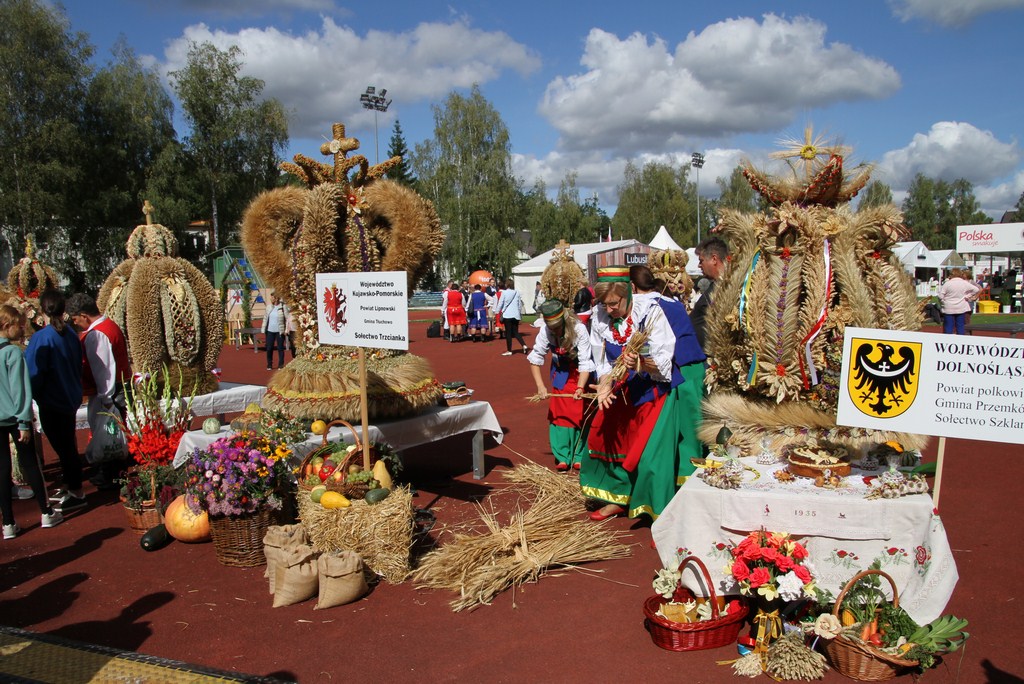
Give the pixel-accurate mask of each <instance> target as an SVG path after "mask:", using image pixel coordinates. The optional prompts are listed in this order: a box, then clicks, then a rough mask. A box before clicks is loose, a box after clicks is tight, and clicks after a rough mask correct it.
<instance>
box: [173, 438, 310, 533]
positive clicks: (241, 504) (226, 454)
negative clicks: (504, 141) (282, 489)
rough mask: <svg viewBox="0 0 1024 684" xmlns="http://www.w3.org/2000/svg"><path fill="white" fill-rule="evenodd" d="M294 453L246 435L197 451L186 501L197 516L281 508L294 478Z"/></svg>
mask: <svg viewBox="0 0 1024 684" xmlns="http://www.w3.org/2000/svg"><path fill="white" fill-rule="evenodd" d="M291 453H292V452H291V449H289V448H288V446H287V445H286V444H284V443H280V442H274V441H271V440H270V439H268V438H267V437H261V436H257V435H255V434H250V433H246V432H242V433H239V434H236V435H232V436H230V437H222V438H220V439H218V440H217V441H216V442H214V443H213V444H211V445H210V446H209V447H208V448H207V449H205V450H202V449H196V450H195V451H194V452H193V453H192V457H191V459H190V460H189V462H188V465H187V466H186V473H185V502H186V504H187V505H188V507H189V508H190V509H191V510H192V511H193V512H195V513H198V512H200V511H207V512H208V513H209V514H210V515H212V516H217V515H243V514H247V513H255V512H256V511H259V510H261V509H263V508H270V509H277V508H280V507H281V499H280V498H279V497H278V495H277V492H278V489H279V486H280V485H282V484H283V483H284V482H285V478H286V477H287V476H288V474H289V467H288V457H289V456H290V455H291Z"/></svg>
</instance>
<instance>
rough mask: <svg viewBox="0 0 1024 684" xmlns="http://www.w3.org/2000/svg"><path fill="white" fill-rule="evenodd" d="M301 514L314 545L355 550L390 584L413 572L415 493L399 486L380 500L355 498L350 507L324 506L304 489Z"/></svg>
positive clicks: (300, 497) (300, 495)
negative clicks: (378, 501) (410, 556)
mask: <svg viewBox="0 0 1024 684" xmlns="http://www.w3.org/2000/svg"><path fill="white" fill-rule="evenodd" d="M296 498H297V500H298V504H299V517H300V518H301V521H302V526H303V527H304V528H305V529H306V533H307V534H308V535H309V540H310V543H311V544H312V546H313V548H315V549H317V550H318V551H320V552H322V553H327V552H330V551H340V550H346V549H347V550H351V551H355V552H356V553H358V554H359V555H360V556H362V558H363V562H364V563H366V565H367V567H369V568H370V569H371V570H373V571H374V572H375V573H377V574H378V575H380V576H381V577H383V578H384V580H385V581H386V582H388V583H389V584H400V583H402V582H403V581H405V579H406V577H408V575H409V554H410V550H411V549H412V538H413V506H412V494H411V492H410V491H409V488H408V487H396V488H395V489H394V491H392V492H391V494H390V495H389V496H388V497H387V498H386V499H384V500H383V501H381V502H380V503H377V504H374V505H372V506H371V505H369V504H367V503H366V502H365V501H362V500H355V501H353V502H352V505H351V506H349V507H348V508H334V509H329V508H324V507H323V506H321V505H320V504H316V503H313V501H312V500H311V499H310V498H309V495H308V494H307V493H306V492H305V491H303V490H300V491H299V492H298V494H297V495H296Z"/></svg>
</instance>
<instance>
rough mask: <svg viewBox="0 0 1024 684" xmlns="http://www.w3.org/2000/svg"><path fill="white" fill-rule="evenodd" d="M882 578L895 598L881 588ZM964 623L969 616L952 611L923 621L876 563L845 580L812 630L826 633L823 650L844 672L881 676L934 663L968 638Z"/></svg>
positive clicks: (872, 678)
mask: <svg viewBox="0 0 1024 684" xmlns="http://www.w3.org/2000/svg"><path fill="white" fill-rule="evenodd" d="M883 579H884V580H885V581H886V582H887V583H888V584H889V587H890V589H891V592H892V600H891V601H889V600H888V599H887V598H886V594H885V592H884V590H883V589H882V585H881V580H883ZM966 626H967V621H966V620H962V619H960V618H956V617H954V616H952V615H944V616H942V617H940V618H938V619H936V620H934V621H932V622H931V623H930V624H928V625H924V626H919V625H918V624H917V623H915V622H914V621H913V619H911V618H910V616H909V615H907V614H906V612H905V611H904V610H903V609H902V608H900V600H899V595H898V594H897V590H896V583H895V582H894V581H893V579H892V577H890V576H889V575H887V574H886V573H885V572H883V571H882V570H879V569H878V568H877V566H873V567H871V568H869V569H867V570H864V571H862V572H859V573H857V574H856V575H854V576H853V578H852V579H850V581H849V582H847V583H846V585H845V586H844V587H843V590H842V592H840V594H839V596H838V597H837V598H836V602H835V605H834V607H833V609H832V613H831V614H829V613H826V614H824V615H822V616H819V618H818V621H817V622H816V623H815V626H814V632H815V633H816V634H817V635H818V636H820V637H822V638H824V639H825V645H824V649H825V655H826V657H827V658H828V661H829V664H830V665H832V667H834V668H835V669H836V670H837V671H838V672H839V673H840V674H843V675H845V676H847V677H849V678H851V679H856V680H859V681H862V682H881V681H886V680H889V679H892V678H893V677H896V676H897V675H900V674H903V673H905V672H908V671H910V670H914V669H918V670H923V669H926V668H930V667H934V666H935V664H936V662H937V658H938V656H940V655H942V654H944V653H949V652H952V651H955V650H957V649H958V648H959V647H960V646H961V644H963V642H964V640H966V639H967V637H968V636H969V635H968V634H967V632H964V631H963V629H964V627H966Z"/></svg>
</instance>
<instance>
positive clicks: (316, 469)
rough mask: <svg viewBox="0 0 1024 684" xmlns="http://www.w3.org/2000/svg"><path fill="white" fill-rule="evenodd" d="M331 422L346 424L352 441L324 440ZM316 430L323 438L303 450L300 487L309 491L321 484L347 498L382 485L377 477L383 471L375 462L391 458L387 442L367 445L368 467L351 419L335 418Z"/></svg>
mask: <svg viewBox="0 0 1024 684" xmlns="http://www.w3.org/2000/svg"><path fill="white" fill-rule="evenodd" d="M334 425H343V426H345V427H347V428H348V429H349V430H350V431H351V432H352V438H353V443H352V444H345V443H344V442H329V441H327V437H328V434H329V431H330V428H331V426H334ZM317 431H318V432H321V433H322V435H323V442H322V443H321V445H320V446H318V447H317V448H316V449H313V450H312V451H310V452H309V453H308V454H306V457H305V458H304V459H302V463H300V464H299V470H298V472H299V473H300V474H301V477H300V478H299V486H300V488H301V489H304V490H306V491H310V490H312V489H313V488H314V487H318V486H323V487H324V488H326V489H327V490H329V491H333V492H339V493H340V494H342V495H343V496H345V497H346V498H348V499H362V498H364V497H365V496H366V493H367V492H368V491H370V490H371V489H376V488H378V487H380V486H381V484H380V479H381V478H382V477H383V475H381V473H380V468H381V466H376V463H377V462H378V461H380V460H382V459H388V460H392V459H393V458H394V455H393V454H392V453H391V452H390V449H389V447H387V445H385V444H370V445H369V451H370V463H369V466H370V467H369V468H367V467H366V465H367V464H365V463H363V442H362V440H360V438H359V433H358V432H356V429H355V428H354V427H353V426H352V425H351V424H350V423H348V422H346V421H344V420H334V421H331V422H330V423H327V424H325V425H323V426H322V427H320V428H319V429H318V430H317ZM375 466H376V467H375ZM383 467H385V468H386V466H383ZM392 467H394V466H393V464H392ZM377 475H381V477H377ZM387 479H388V483H387V484H390V478H387Z"/></svg>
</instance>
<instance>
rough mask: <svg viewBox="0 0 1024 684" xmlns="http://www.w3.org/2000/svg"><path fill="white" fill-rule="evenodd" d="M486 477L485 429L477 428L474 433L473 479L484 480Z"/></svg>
mask: <svg viewBox="0 0 1024 684" xmlns="http://www.w3.org/2000/svg"><path fill="white" fill-rule="evenodd" d="M483 477H484V431H483V430H477V431H476V432H474V433H473V479H474V480H482V479H483Z"/></svg>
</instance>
